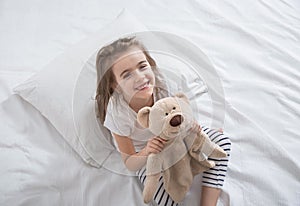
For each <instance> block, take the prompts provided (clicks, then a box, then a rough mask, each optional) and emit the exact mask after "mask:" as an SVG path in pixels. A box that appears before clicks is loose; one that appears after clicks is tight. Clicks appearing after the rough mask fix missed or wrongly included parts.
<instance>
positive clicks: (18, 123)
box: [0, 0, 300, 206]
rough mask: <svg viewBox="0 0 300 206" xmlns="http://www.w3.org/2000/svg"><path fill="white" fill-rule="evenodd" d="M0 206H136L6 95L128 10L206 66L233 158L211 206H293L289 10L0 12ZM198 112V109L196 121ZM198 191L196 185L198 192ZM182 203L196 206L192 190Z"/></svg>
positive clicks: (299, 113)
mask: <svg viewBox="0 0 300 206" xmlns="http://www.w3.org/2000/svg"><path fill="white" fill-rule="evenodd" d="M0 5H1V6H0V25H1V27H0V30H1V32H0V45H1V47H0V83H1V87H0V102H1V105H0V162H1V163H0V164H1V166H0V174H1V175H0V205H5V206H6V205H7V206H8V205H9V206H10V205H49V206H50V205H109V206H114V205H124V206H127V205H136V206H140V205H143V202H142V197H141V188H140V186H139V184H138V183H137V182H136V179H135V178H134V177H130V176H123V175H120V174H115V173H113V172H112V171H109V170H106V169H104V168H101V169H97V168H94V167H91V166H89V165H87V164H85V163H84V162H83V161H82V160H81V159H80V157H79V156H78V155H77V154H76V153H75V152H74V151H73V150H72V149H71V148H70V147H69V145H68V144H67V143H66V142H65V141H64V139H63V138H62V137H61V136H60V134H59V133H58V132H57V131H56V129H55V128H54V127H53V126H52V125H51V123H50V122H49V121H48V120H47V119H46V118H44V117H43V116H42V115H41V114H40V113H39V111H37V110H36V109H35V108H34V107H33V106H32V105H30V104H28V103H27V102H26V101H24V100H23V99H22V98H20V97H19V96H17V95H14V94H13V92H12V89H13V87H14V86H16V85H18V84H19V83H21V82H22V81H23V80H25V79H27V78H28V77H29V76H30V75H32V74H34V73H36V72H37V71H39V70H41V69H42V68H43V66H44V65H46V64H47V63H48V62H49V61H51V60H52V59H53V58H54V57H56V56H57V55H59V54H61V53H63V52H64V51H65V50H66V49H68V48H69V47H71V46H72V45H74V44H75V43H77V42H79V41H80V40H82V39H83V38H85V37H87V36H89V35H90V34H93V32H94V31H96V30H98V29H100V28H101V27H102V26H105V25H106V24H107V23H109V22H111V20H113V19H114V18H115V17H116V16H117V15H118V14H119V12H120V11H121V10H122V9H123V8H127V9H128V10H129V11H130V12H131V13H132V14H133V15H135V16H136V17H137V18H138V19H139V20H140V21H141V22H143V23H144V24H145V25H146V26H147V27H148V28H149V29H150V30H156V31H165V32H170V33H173V34H176V35H179V36H181V37H183V38H185V39H187V40H189V41H191V42H193V43H194V44H195V45H197V46H198V47H199V48H201V50H202V51H204V52H205V53H206V55H207V56H208V57H209V58H210V60H211V62H212V63H213V65H214V67H215V69H216V70H217V72H218V77H219V79H220V80H221V82H222V85H223V90H224V105H225V108H224V109H225V120H224V121H220V122H219V125H222V126H223V129H224V131H225V133H226V134H228V135H229V136H230V137H231V141H232V152H231V159H230V163H229V168H228V172H227V177H226V180H225V185H224V188H223V191H222V194H221V197H220V199H219V202H218V205H233V206H235V205H238V206H239V205H249V206H252V205H255V206H260V205H261V206H265V205H278V206H279V205H287V206H294V205H295V206H297V205H300V163H299V159H300V153H299V152H298V147H299V145H300V135H299V132H300V130H299V122H300V107H299V105H300V81H299V80H300V70H299V69H300V55H299V54H300V46H299V45H300V43H299V40H300V27H299V25H300V14H299V10H300V5H299V3H298V2H297V1H293V0H286V1H267V0H261V1H250V0H247V1H194V0H189V1H159V0H155V1H139V0H133V1H130V3H129V2H126V1H121V0H107V1H106V0H102V1H98V0H92V1H83V0H79V1H70V0H61V1H48V2H45V1H43V2H39V1H34V0H28V1H18V2H17V1H10V0H3V1H1V3H0ZM205 107H206V106H205V105H203V108H204V109H205ZM199 182H200V180H199ZM194 187H195V188H193V189H192V191H191V193H189V196H188V197H187V200H186V202H185V204H186V205H188V206H190V205H191V206H193V205H195V206H196V205H197V204H199V199H197V198H200V197H198V196H197V195H198V194H197V192H198V188H199V185H197V184H196V185H194Z"/></svg>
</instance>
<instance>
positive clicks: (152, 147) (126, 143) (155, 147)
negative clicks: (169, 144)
mask: <svg viewBox="0 0 300 206" xmlns="http://www.w3.org/2000/svg"><path fill="white" fill-rule="evenodd" d="M113 136H114V138H115V140H116V142H117V144H118V148H119V150H120V152H121V155H122V159H123V161H124V164H125V166H126V167H127V169H129V170H131V171H137V170H139V169H141V168H142V167H143V166H144V165H145V164H146V161H147V157H148V155H149V154H150V153H159V152H161V151H162V149H163V148H164V141H163V140H162V139H161V138H159V137H153V138H151V139H149V140H148V142H147V145H146V146H145V147H144V148H143V149H142V150H141V151H139V152H136V151H135V148H134V145H133V143H132V139H131V138H130V137H127V136H120V135H118V134H115V133H113Z"/></svg>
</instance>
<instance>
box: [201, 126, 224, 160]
mask: <svg viewBox="0 0 300 206" xmlns="http://www.w3.org/2000/svg"><path fill="white" fill-rule="evenodd" d="M200 135H201V136H202V138H204V142H203V146H202V152H203V153H204V154H205V155H207V156H208V157H212V158H222V157H226V156H227V154H226V152H225V151H224V150H223V149H222V148H221V147H220V146H219V145H217V144H215V143H214V142H212V141H211V140H210V139H209V137H208V135H207V134H206V133H204V132H203V131H201V134H200Z"/></svg>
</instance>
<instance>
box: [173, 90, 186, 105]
mask: <svg viewBox="0 0 300 206" xmlns="http://www.w3.org/2000/svg"><path fill="white" fill-rule="evenodd" d="M175 97H178V98H180V99H183V100H184V101H186V102H187V103H189V99H188V97H187V96H186V95H185V94H184V93H182V92H179V93H177V94H175Z"/></svg>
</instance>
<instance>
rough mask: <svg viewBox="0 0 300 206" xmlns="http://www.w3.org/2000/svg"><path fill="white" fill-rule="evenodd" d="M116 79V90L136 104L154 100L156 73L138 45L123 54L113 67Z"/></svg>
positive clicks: (129, 101)
mask: <svg viewBox="0 0 300 206" xmlns="http://www.w3.org/2000/svg"><path fill="white" fill-rule="evenodd" d="M112 71H113V74H114V76H115V80H116V84H117V85H116V87H115V91H117V92H119V93H122V94H123V96H124V98H125V100H126V101H127V102H128V103H129V104H130V105H131V106H133V107H135V106H134V105H142V104H147V105H148V104H149V102H152V94H153V88H154V86H155V75H154V73H153V71H152V68H151V66H150V64H149V62H148V61H147V59H146V56H145V55H144V53H143V52H142V51H141V50H140V49H139V48H136V47H133V48H131V49H129V50H128V51H127V52H125V53H124V54H123V55H121V56H120V57H119V58H118V59H117V60H116V62H115V63H114V65H113V67H112Z"/></svg>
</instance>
